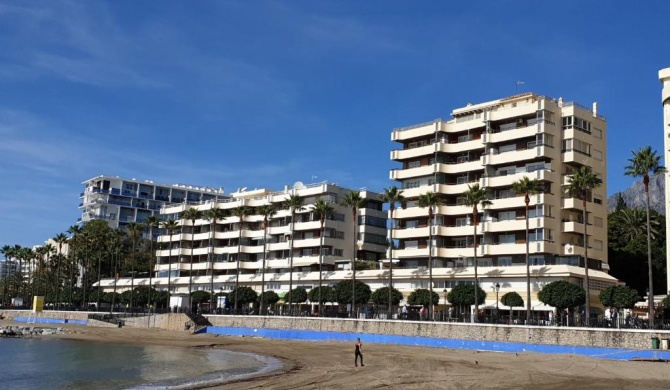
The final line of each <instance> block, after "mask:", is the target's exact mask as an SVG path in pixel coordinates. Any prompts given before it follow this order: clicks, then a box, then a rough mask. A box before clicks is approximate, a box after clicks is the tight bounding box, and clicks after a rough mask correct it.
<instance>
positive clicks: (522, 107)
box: [390, 93, 616, 302]
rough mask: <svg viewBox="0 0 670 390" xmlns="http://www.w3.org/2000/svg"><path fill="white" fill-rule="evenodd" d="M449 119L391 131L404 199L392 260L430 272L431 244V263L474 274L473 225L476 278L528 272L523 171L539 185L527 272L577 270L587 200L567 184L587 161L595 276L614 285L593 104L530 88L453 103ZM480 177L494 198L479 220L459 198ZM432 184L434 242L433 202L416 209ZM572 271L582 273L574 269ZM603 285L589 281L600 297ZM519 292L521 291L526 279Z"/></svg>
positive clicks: (601, 145) (602, 131)
mask: <svg viewBox="0 0 670 390" xmlns="http://www.w3.org/2000/svg"><path fill="white" fill-rule="evenodd" d="M452 117H453V118H452V119H450V120H441V119H437V120H434V121H431V122H428V123H423V124H418V125H414V126H409V127H405V128H399V129H395V130H394V131H393V132H392V135H391V139H392V141H395V142H397V143H398V144H399V145H400V147H399V148H398V149H396V150H393V151H391V160H393V161H395V162H397V163H398V164H399V165H400V167H399V168H397V169H393V170H392V171H391V172H390V178H391V179H392V180H395V181H396V182H397V183H398V187H400V188H402V190H403V192H402V195H403V196H404V197H405V198H406V200H407V207H406V208H404V209H403V208H399V209H396V211H395V213H394V220H395V222H394V229H393V230H392V234H393V240H394V241H395V242H396V243H397V246H398V249H397V250H395V251H394V258H397V261H398V264H399V268H414V269H418V270H425V269H426V268H427V266H428V251H429V250H430V249H429V248H432V251H433V252H432V254H433V258H434V262H433V266H434V268H436V269H445V270H452V271H450V272H453V273H461V274H462V273H463V272H464V273H465V274H466V275H469V276H470V277H473V276H474V275H473V273H472V266H473V263H474V258H475V253H474V251H475V249H474V248H473V234H474V232H475V231H476V234H477V247H476V255H477V264H478V267H480V282H482V279H483V280H486V279H489V278H491V276H496V278H498V279H500V278H502V279H505V278H504V277H505V276H506V275H508V274H516V275H521V274H524V275H525V264H526V259H525V256H526V230H525V229H526V213H525V203H524V196H523V194H516V193H514V191H513V190H512V184H513V183H514V182H515V181H517V180H519V179H520V178H522V177H524V176H525V177H528V178H530V179H537V180H538V181H539V182H540V184H541V187H542V189H543V191H542V193H539V194H537V195H533V196H531V202H530V213H529V221H528V222H529V227H530V234H529V241H530V242H529V249H530V264H531V265H532V270H531V272H532V273H533V274H536V275H537V274H539V273H542V272H545V270H547V269H563V268H561V267H555V266H568V267H570V269H571V270H572V271H576V270H578V269H579V268H578V267H583V266H584V252H585V250H584V245H585V243H584V240H583V232H584V221H583V217H582V201H581V199H579V198H578V197H575V196H574V194H569V193H567V192H566V190H565V188H566V185H567V184H568V183H569V181H568V180H569V179H568V178H569V176H570V175H571V174H572V172H574V171H575V170H576V169H578V168H579V167H581V166H588V167H591V169H592V171H593V172H594V173H596V174H597V175H598V176H599V177H600V178H601V179H602V181H603V184H602V186H600V187H599V188H596V189H594V190H593V191H592V193H591V194H589V196H588V199H587V207H586V208H587V221H586V223H587V227H588V243H587V244H588V258H589V260H588V263H589V268H590V269H592V270H593V271H592V273H591V275H590V276H591V279H593V278H595V279H598V278H602V279H603V281H605V282H606V283H605V285H609V284H611V283H615V282H616V280H615V279H613V278H611V277H609V276H608V275H606V273H605V272H606V271H607V270H608V269H609V267H608V265H607V196H606V194H607V177H606V175H607V172H606V161H607V155H606V142H607V139H606V134H607V133H606V130H607V129H606V121H605V118H604V117H603V116H602V115H600V114H599V113H598V112H597V104H596V103H594V104H593V108H592V109H589V108H586V107H583V106H580V105H578V104H576V103H572V102H564V101H563V100H562V99H551V98H548V97H544V96H539V95H536V94H533V93H524V94H520V95H515V96H511V97H508V98H504V99H498V100H494V101H490V102H485V103H481V104H476V105H472V104H469V105H467V106H466V107H462V108H458V109H455V110H453V112H452ZM474 184H479V186H480V187H483V188H485V189H486V192H487V195H488V197H487V198H488V199H489V200H490V201H491V205H490V206H488V207H486V208H482V207H481V206H480V207H479V216H478V220H479V221H480V222H479V223H478V225H477V227H476V228H475V227H474V226H473V221H472V212H473V210H472V207H467V206H465V205H464V204H463V202H464V194H465V193H466V191H468V189H469V187H470V186H472V185H474ZM427 192H434V193H436V194H438V196H439V197H440V198H441V199H442V203H443V205H441V206H439V207H437V208H435V217H434V220H433V223H432V225H433V242H432V245H429V242H428V237H429V231H428V229H429V227H428V225H429V224H428V210H427V209H426V208H420V207H418V198H419V196H420V195H422V194H425V193H427ZM550 266H551V267H550ZM522 271H523V272H522ZM602 271H605V272H602ZM437 273H438V275H439V274H440V271H437ZM547 276H550V275H547ZM571 277H573V278H577V280H580V279H579V278H580V276H579V274H578V273H577V274H575V273H574V272H573V275H572V276H571ZM449 279H450V278H448V279H446V280H440V279H437V280H436V283H435V285H434V287H437V288H442V286H445V288H448V285H449V283H450V280H449ZM501 283H502V282H501ZM598 286H599V285H598V283H592V284H591V298H592V300H593V301H595V302H597V292H598V291H597V290H599V288H598ZM540 287H541V282H540V281H538V283H536V284H535V286H534V287H533V293H531V299H533V301H536V299H537V298H536V296H535V294H536V293H537V291H539V289H540ZM517 292H518V293H519V294H520V295H521V296H522V297H524V299H525V297H526V293H525V283H524V288H523V289H519V290H518V291H517Z"/></svg>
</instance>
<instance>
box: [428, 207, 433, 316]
mask: <svg viewBox="0 0 670 390" xmlns="http://www.w3.org/2000/svg"><path fill="white" fill-rule="evenodd" d="M428 207H430V209H429V211H428V287H429V291H430V294H429V298H428V319H429V320H432V319H433V208H432V207H433V206H428Z"/></svg>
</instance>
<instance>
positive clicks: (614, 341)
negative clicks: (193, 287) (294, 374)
mask: <svg viewBox="0 0 670 390" xmlns="http://www.w3.org/2000/svg"><path fill="white" fill-rule="evenodd" d="M207 319H208V320H209V321H210V323H211V324H212V325H213V326H221V327H233V328H252V329H256V328H264V329H286V330H313V331H325V332H345V333H355V334H383V335H393V336H410V337H431V338H438V339H457V340H482V341H494V342H509V343H527V344H546V345H570V346H588V347H601V348H624V349H649V348H650V345H651V342H650V338H651V337H658V338H660V339H670V331H656V330H640V329H625V330H624V329H599V328H597V329H596V328H568V327H546V326H537V327H536V326H518V325H515V326H512V325H491V324H467V323H445V322H424V321H385V320H360V319H329V318H309V317H260V316H227V315H226V316H207Z"/></svg>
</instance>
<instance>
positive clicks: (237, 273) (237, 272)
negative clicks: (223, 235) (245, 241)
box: [234, 217, 242, 314]
mask: <svg viewBox="0 0 670 390" xmlns="http://www.w3.org/2000/svg"><path fill="white" fill-rule="evenodd" d="M241 255H242V217H240V234H239V236H238V238H237V269H236V270H235V306H234V308H235V313H234V314H237V290H239V289H240V256H241Z"/></svg>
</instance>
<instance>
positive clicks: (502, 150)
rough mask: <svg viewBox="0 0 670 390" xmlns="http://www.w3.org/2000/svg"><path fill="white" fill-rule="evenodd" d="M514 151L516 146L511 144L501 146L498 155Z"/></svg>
mask: <svg viewBox="0 0 670 390" xmlns="http://www.w3.org/2000/svg"><path fill="white" fill-rule="evenodd" d="M515 150H516V144H511V145H502V146H501V147H500V148H499V149H498V153H507V152H513V151H515Z"/></svg>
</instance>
